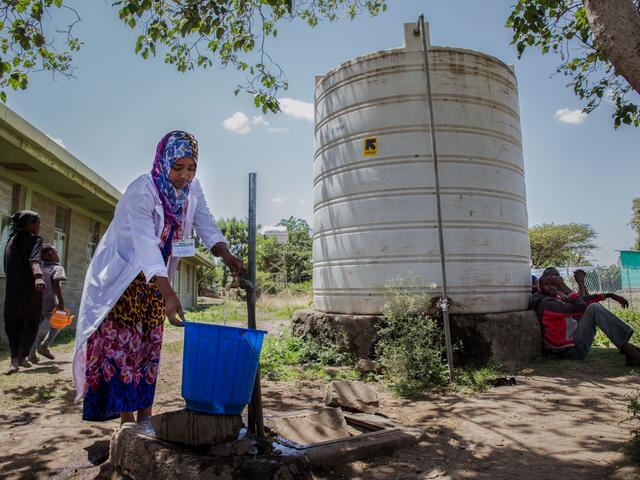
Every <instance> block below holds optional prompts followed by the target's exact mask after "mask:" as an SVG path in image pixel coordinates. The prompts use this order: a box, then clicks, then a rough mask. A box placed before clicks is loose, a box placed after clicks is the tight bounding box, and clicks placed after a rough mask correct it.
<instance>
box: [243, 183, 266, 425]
mask: <svg viewBox="0 0 640 480" xmlns="http://www.w3.org/2000/svg"><path fill="white" fill-rule="evenodd" d="M256 190H257V175H256V174H255V173H250V174H249V218H248V230H249V232H248V234H249V235H248V236H249V262H248V265H247V274H246V277H247V278H246V280H245V282H243V283H244V287H245V289H246V292H247V327H248V328H250V329H254V330H255V328H256V289H255V285H256V230H257V225H256ZM247 417H248V418H247V423H248V425H247V429H248V430H249V432H251V433H254V434H255V435H256V436H257V437H258V438H264V417H263V413H262V389H261V387H260V364H259V363H258V371H257V372H256V380H255V382H254V384H253V394H252V395H251V402H250V403H249V411H248V415H247Z"/></svg>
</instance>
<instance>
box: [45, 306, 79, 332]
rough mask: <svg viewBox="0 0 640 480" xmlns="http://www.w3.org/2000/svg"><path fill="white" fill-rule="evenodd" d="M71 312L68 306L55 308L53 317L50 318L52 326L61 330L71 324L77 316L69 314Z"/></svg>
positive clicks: (52, 313)
mask: <svg viewBox="0 0 640 480" xmlns="http://www.w3.org/2000/svg"><path fill="white" fill-rule="evenodd" d="M70 313H71V312H70V311H69V309H68V308H65V309H64V310H58V309H56V308H54V309H53V311H52V312H51V318H50V319H49V322H50V323H51V326H52V327H53V328H55V329H57V330H61V329H63V328H64V327H66V326H67V325H71V322H73V319H74V318H76V317H75V315H69V314H70Z"/></svg>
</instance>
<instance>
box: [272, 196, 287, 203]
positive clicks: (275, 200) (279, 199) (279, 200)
mask: <svg viewBox="0 0 640 480" xmlns="http://www.w3.org/2000/svg"><path fill="white" fill-rule="evenodd" d="M287 200H289V199H288V198H287V197H273V198H272V199H271V201H272V202H273V203H284V202H286V201H287Z"/></svg>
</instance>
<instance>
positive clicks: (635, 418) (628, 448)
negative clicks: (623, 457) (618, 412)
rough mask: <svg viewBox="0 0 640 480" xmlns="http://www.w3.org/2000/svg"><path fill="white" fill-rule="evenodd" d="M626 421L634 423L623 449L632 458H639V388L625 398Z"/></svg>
mask: <svg viewBox="0 0 640 480" xmlns="http://www.w3.org/2000/svg"><path fill="white" fill-rule="evenodd" d="M627 400H628V403H627V412H628V414H629V418H628V421H629V422H632V423H633V425H634V428H633V430H631V438H630V439H629V440H628V441H627V443H626V444H625V446H624V451H625V453H626V454H627V455H629V456H630V457H631V458H633V459H634V460H636V461H637V460H640V390H639V391H636V393H635V394H634V395H631V396H629V397H628V398H627Z"/></svg>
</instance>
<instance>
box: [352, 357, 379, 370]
mask: <svg viewBox="0 0 640 480" xmlns="http://www.w3.org/2000/svg"><path fill="white" fill-rule="evenodd" d="M356 369H357V370H358V371H359V372H360V373H363V374H367V373H380V372H381V371H382V365H380V364H379V363H378V362H374V361H373V360H371V359H369V358H361V359H360V360H358V363H357V364H356Z"/></svg>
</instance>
